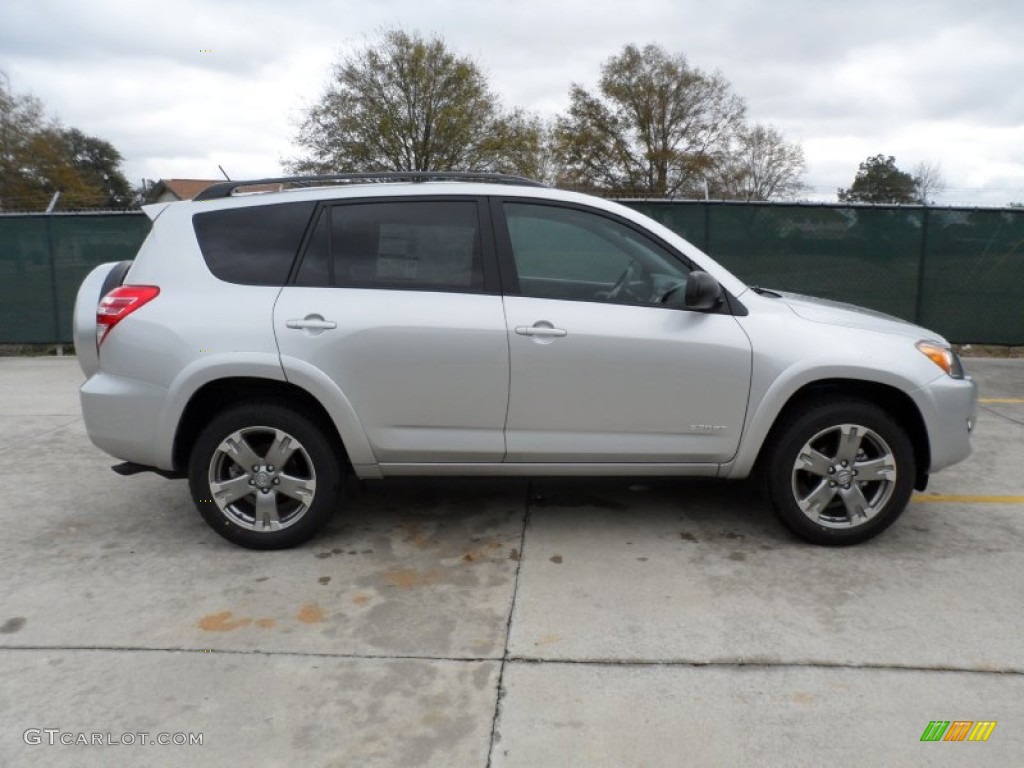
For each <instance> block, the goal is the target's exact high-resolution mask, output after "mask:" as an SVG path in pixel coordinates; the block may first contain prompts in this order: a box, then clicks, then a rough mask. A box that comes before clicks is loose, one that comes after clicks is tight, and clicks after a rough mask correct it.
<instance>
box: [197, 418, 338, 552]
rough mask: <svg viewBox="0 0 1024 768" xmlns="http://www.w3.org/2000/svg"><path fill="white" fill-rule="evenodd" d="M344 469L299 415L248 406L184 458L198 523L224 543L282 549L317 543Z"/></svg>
mask: <svg viewBox="0 0 1024 768" xmlns="http://www.w3.org/2000/svg"><path fill="white" fill-rule="evenodd" d="M282 436H283V437H284V438H287V440H284V439H282ZM275 440H276V441H277V442H276V446H275ZM295 446H297V447H295ZM247 449H248V450H247ZM275 457H276V458H275ZM284 457H287V458H286V459H285V460H284V462H283V464H281V466H274V465H273V463H272V462H274V461H278V462H279V463H281V462H280V460H281V459H282V458H284ZM246 458H248V461H246V462H244V463H245V464H246V465H247V466H243V461H241V459H246ZM250 462H251V463H250ZM343 462H344V457H343V456H340V455H338V453H337V451H335V450H334V448H333V447H332V444H331V441H330V440H329V439H328V437H327V436H326V435H325V434H324V432H323V430H322V429H320V427H318V426H317V425H316V423H315V422H314V421H313V419H311V418H310V417H309V416H308V415H306V414H305V413H303V412H301V411H298V410H294V409H292V408H288V407H285V406H281V405H276V404H274V403H269V402H264V401H249V402H245V403H241V404H239V405H236V406H232V407H231V408H229V409H227V410H225V411H223V412H222V413H220V414H219V415H217V416H216V417H215V418H214V419H213V420H212V421H211V422H210V423H209V425H207V426H206V427H205V428H204V429H203V430H202V432H200V434H199V437H198V439H197V440H196V442H195V445H194V446H193V450H192V455H191V456H190V458H189V472H188V476H189V488H190V490H191V492H192V499H193V501H194V502H195V505H196V508H197V509H198V510H199V513H200V514H201V515H202V516H203V519H204V520H206V522H207V523H209V525H210V527H211V528H213V530H215V531H216V532H217V533H219V534H220V535H221V536H223V537H224V538H225V539H227V540H228V541H230V542H233V543H235V544H238V545H240V546H243V547H248V548H249V549H286V548H288V547H294V546H296V545H298V544H301V543H303V542H305V541H308V540H309V539H311V538H312V537H313V536H315V535H316V534H317V532H319V531H320V529H322V528H323V527H324V525H326V524H327V522H328V520H330V518H331V515H332V514H333V513H334V511H335V510H336V509H337V508H338V506H339V504H340V502H341V491H342V476H343V472H342V466H343ZM254 467H255V469H254ZM213 483H217V484H218V490H219V491H220V495H219V498H216V499H215V491H214V487H213ZM223 483H231V485H230V486H225V485H223ZM232 491H234V492H233V493H232ZM238 494H241V495H240V496H239V495H238ZM236 496H237V498H235V497H236Z"/></svg>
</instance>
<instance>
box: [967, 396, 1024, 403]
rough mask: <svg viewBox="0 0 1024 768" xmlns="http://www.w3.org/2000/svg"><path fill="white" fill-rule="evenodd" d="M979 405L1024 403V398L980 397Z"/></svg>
mask: <svg viewBox="0 0 1024 768" xmlns="http://www.w3.org/2000/svg"><path fill="white" fill-rule="evenodd" d="M978 402H979V403H1024V397H980V398H978Z"/></svg>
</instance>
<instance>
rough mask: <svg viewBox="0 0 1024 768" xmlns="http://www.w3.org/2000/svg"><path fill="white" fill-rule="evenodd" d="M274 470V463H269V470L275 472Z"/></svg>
mask: <svg viewBox="0 0 1024 768" xmlns="http://www.w3.org/2000/svg"><path fill="white" fill-rule="evenodd" d="M273 471H274V465H273V464H270V465H268V466H267V472H273Z"/></svg>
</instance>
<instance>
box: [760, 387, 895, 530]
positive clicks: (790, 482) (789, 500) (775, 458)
mask: <svg viewBox="0 0 1024 768" xmlns="http://www.w3.org/2000/svg"><path fill="white" fill-rule="evenodd" d="M766 464H767V466H766V476H765V480H766V482H767V486H768V495H769V498H770V499H771V501H772V505H773V506H774V507H775V511H776V512H777V513H778V515H779V517H780V518H781V519H782V522H783V523H785V525H786V526H787V527H788V528H789V529H790V530H792V531H793V532H794V533H796V534H797V535H798V536H800V537H801V538H803V539H806V540H807V541H811V542H814V543H815V544H856V543H859V542H862V541H865V540H867V539H870V538H871V537H873V536H876V535H878V534H879V533H881V532H882V531H883V530H885V529H886V528H888V527H889V526H890V525H892V523H893V522H895V520H896V518H897V517H899V516H900V514H901V513H902V512H903V510H904V508H905V507H906V505H907V503H908V502H909V500H910V494H911V493H912V492H913V485H914V476H915V466H914V449H913V445H912V444H911V442H910V438H908V437H907V433H906V432H905V431H904V429H903V428H902V427H901V426H900V425H899V423H897V422H896V421H895V420H894V419H893V418H892V416H890V415H889V414H888V413H887V412H886V411H884V410H883V409H881V408H879V407H878V406H876V405H873V404H872V403H868V402H865V401H861V400H835V401H830V402H825V403H822V404H820V405H816V406H811V407H810V408H808V409H807V410H805V411H804V412H803V413H801V414H798V415H794V416H791V417H790V419H789V420H788V421H787V422H785V423H784V424H782V425H781V426H780V429H779V430H778V431H777V432H776V434H775V436H774V439H773V441H772V444H771V445H770V446H769V452H768V455H767V462H766Z"/></svg>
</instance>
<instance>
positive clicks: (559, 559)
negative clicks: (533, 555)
mask: <svg viewBox="0 0 1024 768" xmlns="http://www.w3.org/2000/svg"><path fill="white" fill-rule="evenodd" d="M548 560H550V561H551V562H552V563H554V564H555V565H561V564H562V556H561V555H554V556H552V557H549V558H548Z"/></svg>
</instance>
